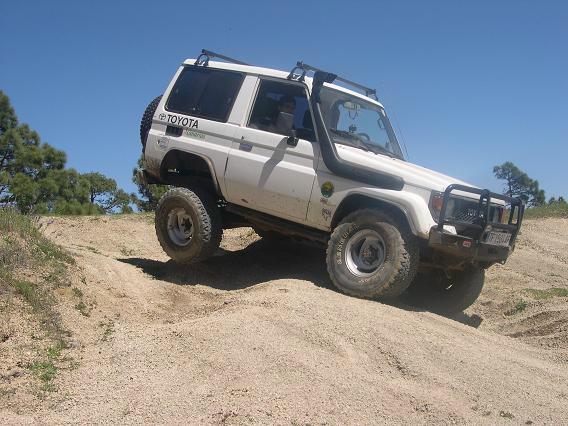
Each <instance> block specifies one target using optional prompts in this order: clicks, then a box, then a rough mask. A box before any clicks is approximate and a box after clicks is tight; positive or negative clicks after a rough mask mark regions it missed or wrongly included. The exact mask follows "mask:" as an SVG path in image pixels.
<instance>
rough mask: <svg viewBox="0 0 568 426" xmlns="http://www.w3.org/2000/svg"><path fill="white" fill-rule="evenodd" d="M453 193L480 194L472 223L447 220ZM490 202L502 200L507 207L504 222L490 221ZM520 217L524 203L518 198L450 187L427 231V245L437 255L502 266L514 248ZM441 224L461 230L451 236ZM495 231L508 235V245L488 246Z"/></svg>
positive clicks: (468, 188) (462, 187) (471, 188)
mask: <svg viewBox="0 0 568 426" xmlns="http://www.w3.org/2000/svg"><path fill="white" fill-rule="evenodd" d="M454 190H458V191H462V192H470V193H474V194H478V195H479V202H478V204H477V209H476V211H475V214H474V216H473V220H472V221H471V222H470V221H463V220H457V219H455V218H449V217H447V215H446V212H447V206H448V202H449V200H450V197H451V193H452V191H454ZM492 199H498V200H503V201H505V203H506V204H507V205H508V206H510V208H509V218H508V220H507V223H501V222H495V221H492V220H491V219H490V217H491V215H490V210H491V200H492ZM523 214H524V204H523V202H522V201H521V200H520V199H519V198H512V197H507V196H505V195H501V194H496V193H493V192H490V191H489V190H487V189H478V188H473V187H468V186H464V185H457V184H455V185H450V186H448V187H447V188H446V191H445V192H444V200H443V204H442V208H441V210H440V217H439V218H438V224H437V225H436V226H434V227H432V229H431V230H430V237H429V239H428V246H429V247H430V248H431V249H432V250H434V251H436V252H438V253H444V254H446V255H449V256H452V257H456V258H460V259H464V260H471V261H478V262H489V263H495V262H500V263H504V262H505V261H506V260H507V258H508V257H509V255H510V254H511V253H512V252H513V250H514V248H515V240H516V238H517V235H518V233H519V230H520V228H521V222H522V220H523ZM444 225H450V226H454V227H456V228H457V229H460V230H461V231H460V232H458V233H456V234H454V233H452V232H449V231H448V230H447V229H444ZM494 232H498V233H505V234H509V235H510V239H509V242H508V244H507V245H496V244H492V243H490V242H489V239H490V234H491V233H494ZM464 234H465V235H464Z"/></svg>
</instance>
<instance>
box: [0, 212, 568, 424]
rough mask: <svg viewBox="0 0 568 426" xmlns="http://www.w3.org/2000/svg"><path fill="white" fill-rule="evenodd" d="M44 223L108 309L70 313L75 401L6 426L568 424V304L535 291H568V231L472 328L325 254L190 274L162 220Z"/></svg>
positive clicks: (218, 263) (531, 249) (472, 317)
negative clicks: (389, 291)
mask: <svg viewBox="0 0 568 426" xmlns="http://www.w3.org/2000/svg"><path fill="white" fill-rule="evenodd" d="M43 228H44V231H45V233H46V234H47V235H48V236H50V237H51V238H53V239H54V240H55V241H56V242H58V243H60V244H61V245H63V246H64V247H66V248H67V249H68V250H70V251H71V252H72V253H74V254H75V255H76V256H77V259H78V262H79V265H80V266H81V267H82V268H83V270H84V272H83V273H84V280H83V281H84V283H82V284H81V290H82V291H83V292H84V293H85V298H86V300H87V301H88V302H89V303H91V304H92V312H91V314H90V316H89V317H85V316H82V315H80V314H79V313H78V312H77V311H75V310H73V309H70V310H68V311H67V312H64V320H65V322H66V326H67V327H68V328H69V329H70V330H72V332H73V336H74V337H73V338H74V339H75V341H76V342H77V346H78V347H77V348H76V349H73V350H72V356H74V357H75V358H76V359H77V361H78V362H79V367H78V368H77V369H76V370H73V371H69V372H65V373H64V374H62V375H61V377H60V378H59V379H58V383H57V385H58V388H59V389H60V391H59V392H58V394H59V396H57V397H54V398H53V400H52V401H50V405H49V406H48V407H45V408H43V409H42V410H40V411H39V412H37V413H29V414H26V413H23V415H22V416H17V417H13V414H8V413H7V412H5V413H4V414H1V413H0V423H1V422H2V419H3V417H4V420H6V421H14V420H18V421H22V422H23V421H27V420H34V419H35V420H37V421H40V422H53V423H62V422H84V423H92V422H97V423H99V422H104V423H110V422H119V423H140V422H161V423H187V422H191V423H194V422H205V423H228V424H245V423H247V424H248V423H251V422H252V423H285V424H289V423H295V424H307V423H309V424H345V423H357V424H364V423H366V424H371V423H375V424H376V423H378V422H384V421H388V422H401V423H415V422H419V423H426V422H428V423H443V424H447V423H464V422H465V423H475V424H479V423H486V424H495V423H499V422H502V423H504V424H511V423H513V424H515V423H518V424H525V422H527V424H530V423H528V422H533V423H534V424H542V423H549V424H560V423H564V424H566V423H568V368H567V367H568V338H567V336H568V331H567V324H568V307H567V305H568V300H567V299H566V298H551V299H547V300H543V301H537V300H533V299H531V297H530V296H529V295H527V294H526V292H525V290H523V289H525V288H537V289H539V288H540V289H548V288H550V287H560V288H567V287H568V270H567V268H566V264H567V263H568V261H567V260H568V259H567V256H568V255H567V254H566V253H567V248H568V243H567V241H568V220H547V221H544V222H541V223H536V222H528V221H527V222H526V225H525V229H524V232H523V235H522V237H521V239H520V242H519V246H518V250H517V251H516V253H515V254H514V256H513V258H512V259H511V260H510V262H509V263H507V265H505V266H498V267H494V269H492V270H491V272H490V273H489V274H488V282H487V285H486V290H484V293H483V294H482V297H481V298H480V300H479V301H478V303H477V304H476V305H474V306H473V307H472V308H470V310H468V312H466V314H465V315H463V316H462V317H461V318H458V319H460V320H461V321H462V322H463V323H466V324H469V325H466V324H463V323H461V322H458V321H456V320H452V319H448V318H443V317H440V316H437V315H434V314H431V313H428V312H415V311H412V310H410V309H409V308H405V307H404V306H388V305H384V304H381V303H377V302H373V301H365V300H358V299H355V298H351V297H347V296H344V295H342V294H340V293H337V292H336V291H334V290H333V289H332V287H331V284H330V283H329V280H328V278H327V276H326V273H325V267H324V260H325V259H324V255H323V253H321V252H319V251H317V250H314V249H311V248H306V247H302V246H298V245H270V244H267V243H264V242H262V241H259V240H258V237H257V236H256V235H255V234H254V233H252V231H250V230H249V229H239V230H232V231H226V233H225V237H224V241H223V248H224V251H223V252H222V253H219V256H217V257H215V258H213V259H211V260H210V261H208V262H206V263H204V264H201V265H196V266H192V267H179V266H176V265H175V264H173V263H172V262H170V261H168V259H167V258H166V257H165V255H164V254H163V253H162V251H161V250H160V248H159V246H158V244H157V242H156V239H155V236H154V231H153V225H152V224H151V221H150V218H148V217H143V216H136V215H133V216H130V217H100V218H79V219H77V218H73V219H71V218H58V219H54V218H49V219H44V220H43ZM78 281H79V280H78ZM519 299H523V300H525V301H527V302H528V306H527V307H526V309H524V310H523V311H522V312H515V313H514V314H511V313H509V314H508V315H504V312H509V311H510V310H511V309H512V308H513V307H514V306H515V304H516V303H517V301H518V300H519ZM471 325H473V326H474V327H472V326H471ZM476 327H477V328H476ZM507 334H508V335H511V336H514V337H516V338H512V337H507V336H505V335H507Z"/></svg>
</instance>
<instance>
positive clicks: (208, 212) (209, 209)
mask: <svg viewBox="0 0 568 426" xmlns="http://www.w3.org/2000/svg"><path fill="white" fill-rule="evenodd" d="M155 225H156V235H157V237H158V241H159V242H160V245H161V246H162V248H163V249H164V251H165V252H166V254H167V255H168V256H170V257H171V258H172V259H173V260H175V261H176V262H178V263H193V262H198V261H201V260H205V259H207V258H208V257H210V256H211V255H213V253H214V252H215V250H217V248H218V247H219V244H220V243H221V237H222V235H223V228H222V223H221V214H220V212H219V207H218V206H217V200H216V199H215V197H213V196H211V195H209V194H208V193H206V192H203V193H201V192H200V193H198V192H196V191H192V190H190V189H187V188H173V189H170V190H169V191H168V192H166V193H165V194H164V196H163V197H162V198H161V199H160V202H159V203H158V207H157V209H156V219H155Z"/></svg>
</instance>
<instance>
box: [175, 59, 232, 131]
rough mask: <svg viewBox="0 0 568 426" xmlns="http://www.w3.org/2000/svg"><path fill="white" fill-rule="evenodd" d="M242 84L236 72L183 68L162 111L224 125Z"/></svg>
mask: <svg viewBox="0 0 568 426" xmlns="http://www.w3.org/2000/svg"><path fill="white" fill-rule="evenodd" d="M242 82H243V75H242V74H240V73H236V72H231V71H223V70H216V69H211V68H203V67H199V68H198V67H191V66H188V67H185V68H184V69H183V70H182V72H181V74H180V75H179V77H178V79H177V81H176V82H175V84H174V87H173V89H172V91H171V93H170V97H169V98H168V101H167V102H166V109H167V110H168V111H172V112H177V113H180V114H187V115H193V116H196V117H203V118H207V119H209V120H215V121H224V122H226V121H227V119H228V118H229V113H230V111H231V107H232V106H233V102H234V101H235V98H236V97H237V94H238V92H239V89H240V88H241V84H242Z"/></svg>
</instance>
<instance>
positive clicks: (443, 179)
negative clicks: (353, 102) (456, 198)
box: [335, 144, 477, 192]
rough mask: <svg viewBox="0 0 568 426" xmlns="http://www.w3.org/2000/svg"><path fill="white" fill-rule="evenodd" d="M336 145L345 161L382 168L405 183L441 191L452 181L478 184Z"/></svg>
mask: <svg viewBox="0 0 568 426" xmlns="http://www.w3.org/2000/svg"><path fill="white" fill-rule="evenodd" d="M335 146H336V147H337V152H338V154H339V155H340V156H341V158H342V159H344V160H345V161H349V162H351V163H356V164H358V165H359V166H360V167H363V168H368V169H372V170H380V171H383V172H385V173H389V174H392V175H394V176H399V177H401V178H402V179H404V183H405V185H411V186H414V187H417V188H422V189H426V190H428V191H439V192H443V191H444V190H445V189H446V188H447V187H448V185H451V184H452V183H457V184H460V185H467V186H473V187H475V188H477V186H475V185H472V184H470V183H467V182H464V181H462V180H460V179H455V178H453V177H451V176H447V175H444V174H442V173H438V172H435V171H433V170H430V169H427V168H425V167H421V166H418V165H416V164H412V163H409V162H407V161H403V160H399V159H397V158H391V157H388V156H386V155H381V154H374V153H372V152H369V151H363V150H362V149H359V148H354V147H351V146H347V145H341V144H336V145H335Z"/></svg>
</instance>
